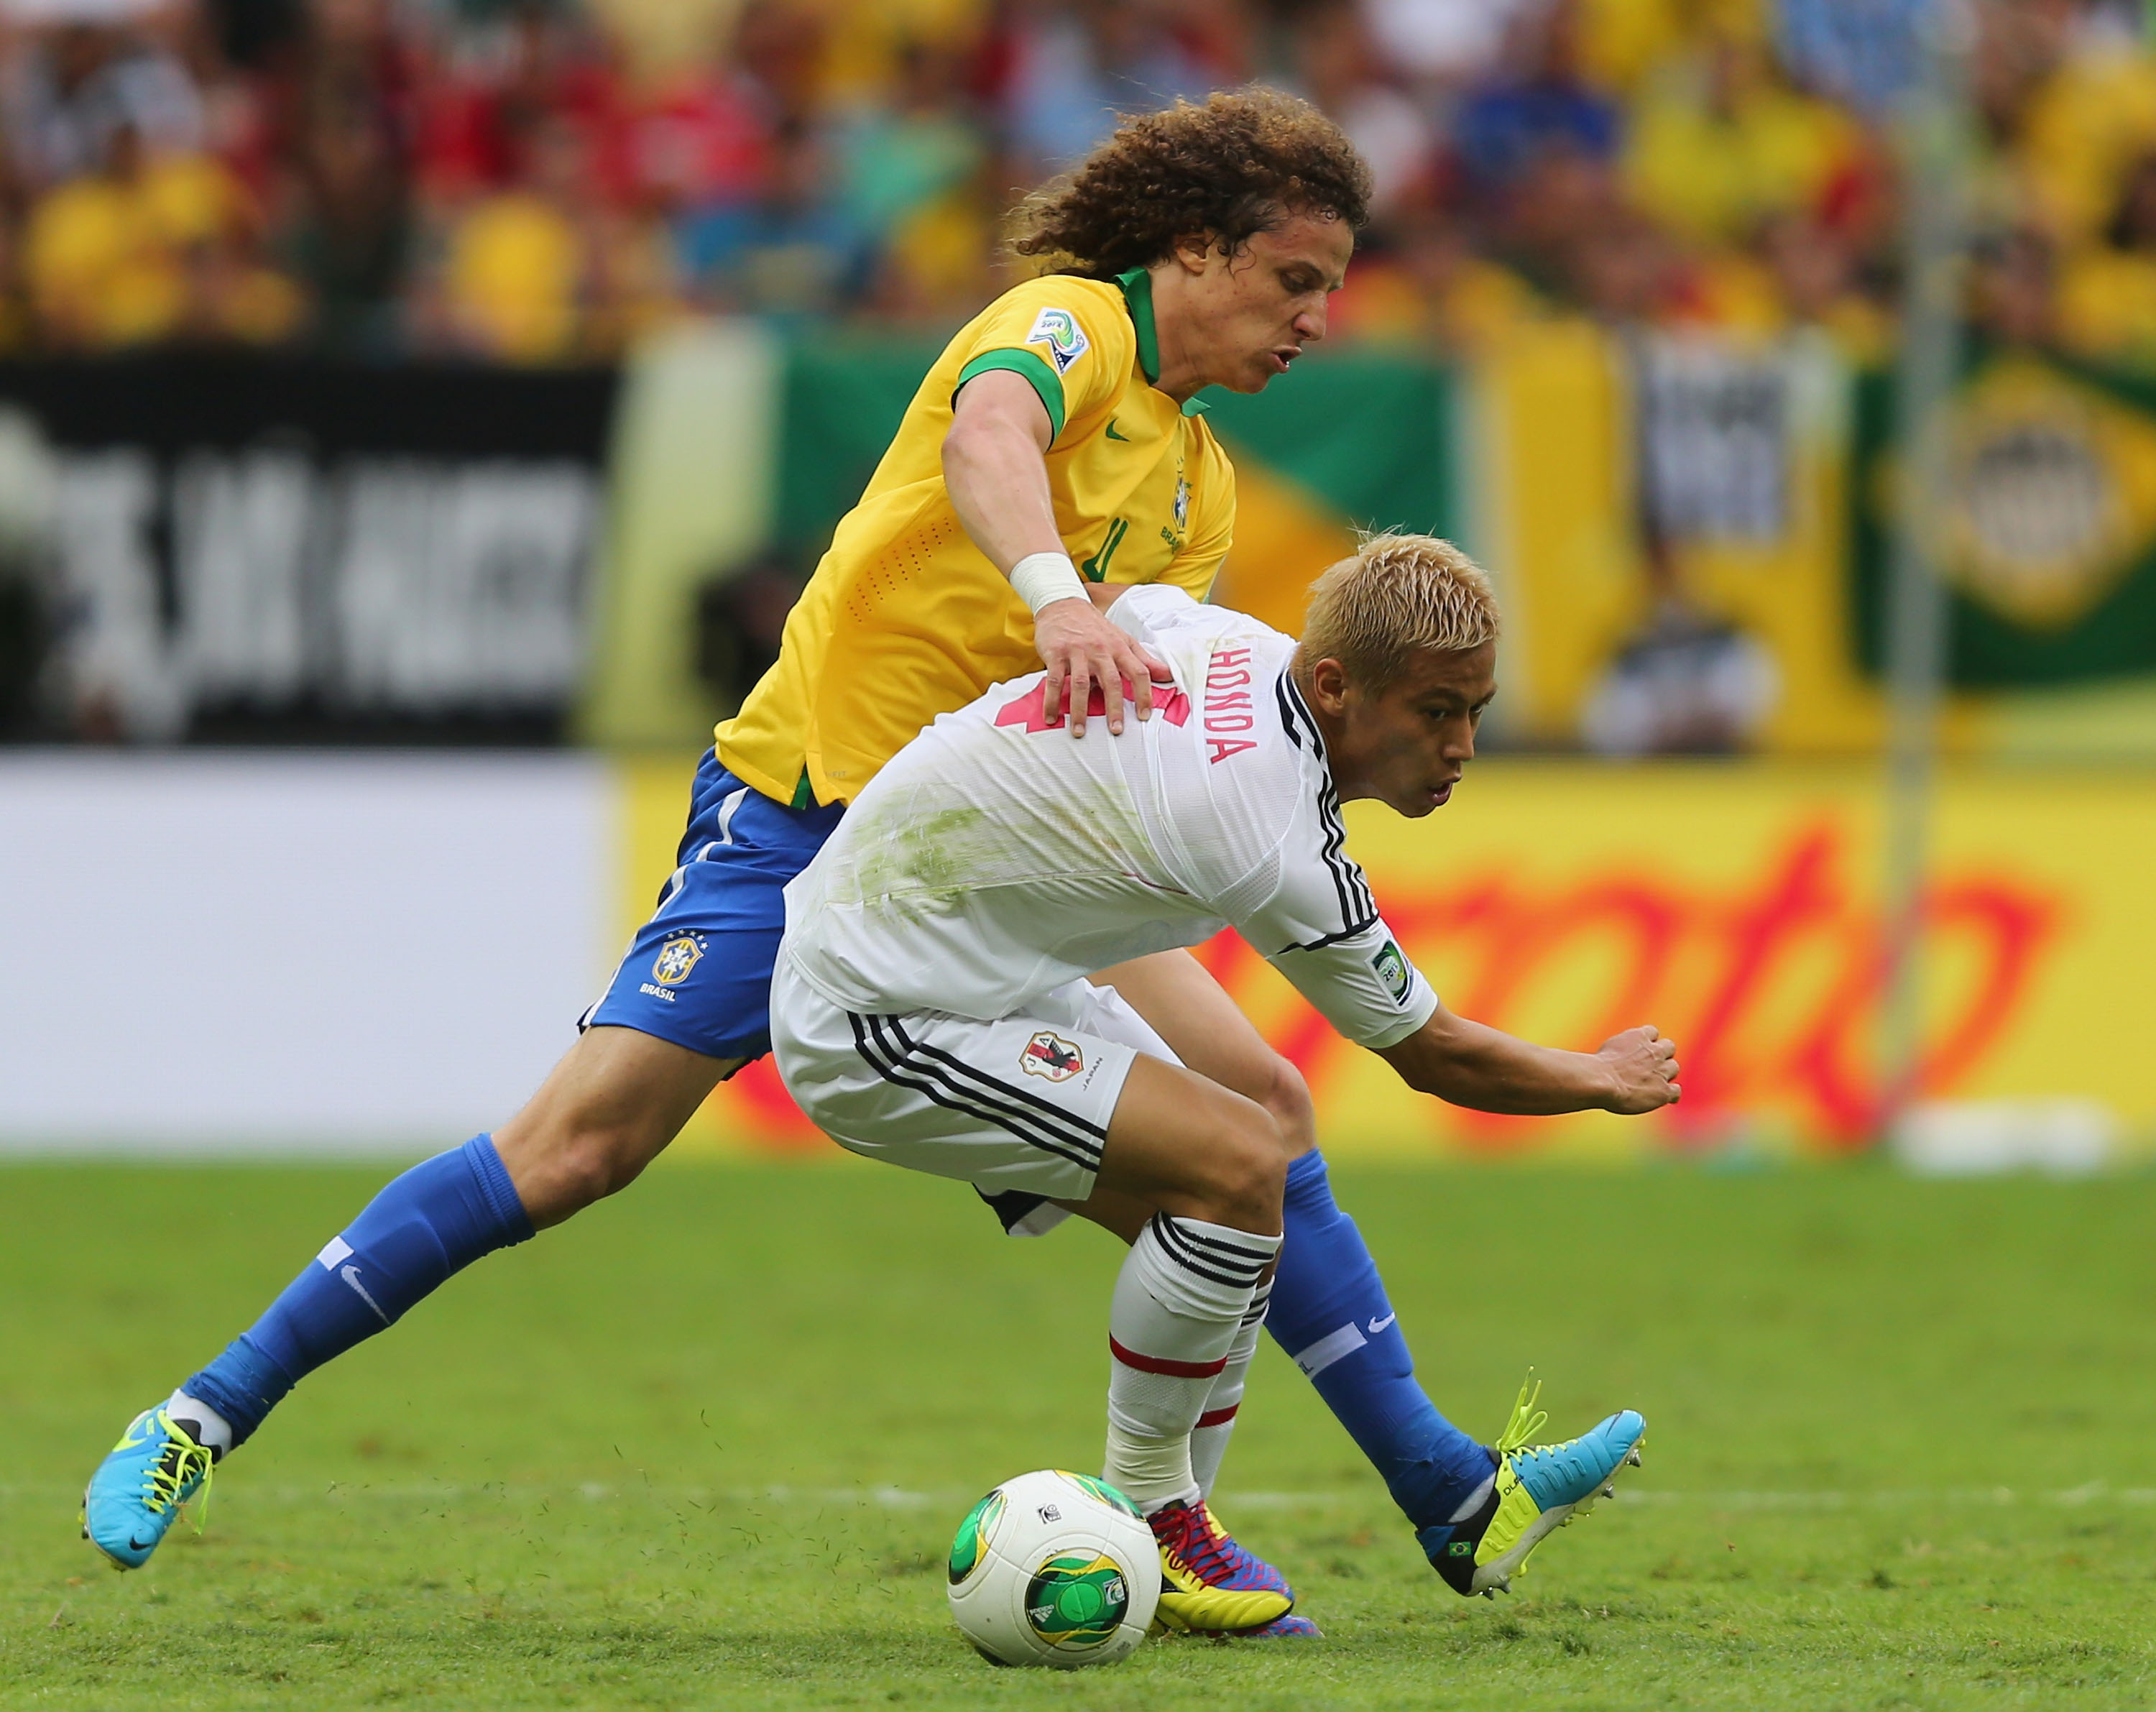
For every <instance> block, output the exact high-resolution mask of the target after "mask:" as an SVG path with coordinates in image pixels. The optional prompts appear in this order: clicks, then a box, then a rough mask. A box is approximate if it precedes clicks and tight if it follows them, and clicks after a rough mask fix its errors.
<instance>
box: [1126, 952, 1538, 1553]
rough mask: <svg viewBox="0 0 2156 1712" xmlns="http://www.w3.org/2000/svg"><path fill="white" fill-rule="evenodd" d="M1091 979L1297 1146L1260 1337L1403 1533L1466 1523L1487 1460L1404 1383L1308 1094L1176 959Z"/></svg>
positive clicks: (1405, 1356) (1389, 1311) (1206, 978)
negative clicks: (1356, 1461) (1340, 1437)
mask: <svg viewBox="0 0 2156 1712" xmlns="http://www.w3.org/2000/svg"><path fill="white" fill-rule="evenodd" d="M1096 979H1099V980H1103V981H1106V980H1112V981H1113V982H1114V984H1115V986H1116V991H1117V992H1119V993H1120V994H1122V996H1123V997H1124V998H1125V999H1126V1000H1127V1001H1129V1002H1130V1003H1131V1004H1132V1005H1133V1006H1135V1007H1136V1008H1137V1010H1138V1011H1139V1012H1140V1013H1141V1014H1142V1015H1144V1016H1145V1017H1146V1019H1147V1021H1149V1022H1151V1023H1152V1025H1153V1026H1155V1027H1156V1028H1158V1030H1159V1031H1160V1032H1161V1034H1162V1036H1163V1038H1164V1039H1165V1040H1166V1041H1168V1045H1169V1046H1172V1047H1173V1049H1174V1051H1176V1053H1177V1055H1178V1057H1181V1058H1182V1059H1183V1062H1185V1063H1186V1064H1188V1065H1189V1066H1190V1067H1191V1068H1192V1069H1193V1070H1196V1071H1198V1072H1200V1073H1201V1074H1204V1075H1205V1076H1208V1077H1211V1078H1212V1079H1213V1080H1214V1081H1216V1082H1221V1083H1222V1084H1224V1086H1227V1087H1234V1088H1236V1089H1238V1090H1240V1092H1244V1093H1245V1094H1247V1095H1249V1096H1250V1098H1254V1099H1258V1100H1260V1101H1261V1102H1262V1103H1264V1104H1265V1106H1266V1108H1267V1109H1268V1110H1269V1111H1271V1112H1272V1113H1274V1116H1275V1121H1276V1123H1280V1124H1281V1127H1282V1133H1283V1135H1284V1136H1286V1137H1287V1138H1289V1139H1290V1141H1291V1144H1293V1143H1294V1141H1295V1140H1296V1139H1303V1138H1306V1139H1303V1144H1302V1145H1301V1146H1299V1147H1297V1148H1296V1152H1297V1154H1299V1157H1297V1158H1296V1159H1295V1161H1294V1163H1293V1164H1291V1165H1290V1167H1289V1168H1288V1177H1287V1192H1286V1200H1285V1202H1284V1205H1283V1208H1282V1215H1283V1229H1284V1231H1286V1242H1285V1244H1284V1246H1283V1247H1282V1248H1281V1264H1280V1272H1279V1276H1278V1277H1277V1278H1276V1279H1275V1280H1274V1283H1273V1293H1272V1303H1271V1308H1270V1312H1269V1314H1268V1318H1267V1324H1268V1326H1269V1328H1270V1330H1271V1332H1272V1334H1273V1337H1274V1339H1275V1340H1276V1342H1277V1343H1279V1344H1280V1345H1281V1348H1282V1349H1283V1350H1286V1351H1287V1353H1288V1355H1290V1357H1291V1358H1292V1359H1293V1360H1294V1361H1295V1364H1296V1366H1297V1367H1299V1368H1301V1370H1302V1371H1303V1373H1304V1375H1306V1377H1308V1378H1309V1380H1311V1383H1312V1386H1315V1387H1316V1389H1317V1393H1318V1395H1319V1396H1322V1397H1323V1398H1324V1400H1325V1402H1326V1405H1327V1407H1329V1408H1330V1409H1331V1410H1332V1412H1333V1414H1334V1415H1335V1416H1337V1418H1338V1420H1339V1422H1340V1424H1341V1425H1342V1426H1343V1427H1346V1428H1347V1432H1348V1435H1349V1437H1352V1438H1353V1439H1354V1441H1355V1442H1356V1443H1357V1445H1358V1447H1360V1448H1361V1449H1362V1452H1363V1454H1364V1455H1365V1456H1366V1457H1368V1458H1369V1459H1370V1462H1371V1463H1372V1464H1373V1466H1374V1467H1375V1468H1377V1470H1378V1473H1379V1474H1380V1475H1381V1476H1382V1477H1383V1479H1384V1481H1385V1484H1386V1486H1387V1488H1389V1490H1390V1491H1391V1493H1392V1495H1393V1499H1394V1502H1395V1503H1396V1504H1399V1507H1400V1509H1401V1510H1402V1511H1403V1512H1404V1514H1405V1515H1406V1517H1407V1519H1408V1521H1409V1525H1411V1526H1412V1527H1414V1529H1417V1530H1418V1532H1420V1531H1422V1530H1425V1529H1431V1528H1443V1527H1445V1526H1447V1525H1449V1524H1453V1523H1455V1522H1458V1521H1461V1520H1462V1519H1465V1518H1466V1517H1469V1516H1472V1515H1473V1514H1476V1511H1477V1510H1478V1509H1479V1508H1480V1507H1481V1505H1482V1504H1484V1503H1485V1502H1486V1500H1487V1499H1488V1498H1489V1496H1490V1494H1491V1490H1492V1489H1493V1486H1494V1483H1495V1481H1496V1470H1497V1463H1498V1458H1497V1456H1496V1453H1495V1452H1492V1451H1491V1450H1489V1449H1487V1448H1486V1447H1483V1446H1481V1445H1480V1444H1477V1443H1476V1442H1475V1441H1474V1440H1473V1439H1472V1438H1471V1437H1469V1436H1468V1435H1467V1434H1466V1433H1464V1432H1460V1430H1459V1428H1457V1427H1454V1426H1453V1425H1452V1423H1451V1422H1449V1421H1447V1420H1446V1419H1445V1416H1443V1415H1441V1414H1440V1413H1439V1412H1438V1410H1437V1407H1436V1406H1435V1404H1434V1403H1432V1402H1431V1401H1430V1397H1429V1396H1428V1394H1427V1393H1426V1392H1424V1390H1423V1388H1422V1386H1421V1385H1420V1384H1419V1382H1418V1380H1416V1378H1415V1372H1414V1359H1413V1358H1412V1357H1411V1356H1410V1355H1409V1353H1408V1346H1407V1340H1406V1339H1405V1338H1404V1336H1403V1334H1402V1333H1401V1330H1400V1327H1399V1318H1398V1316H1397V1315H1396V1314H1394V1310H1393V1306H1392V1303H1391V1302H1390V1301H1389V1300H1388V1299H1387V1298H1386V1295H1385V1288H1384V1283H1383V1280H1382V1279H1381V1278H1379V1276H1378V1265H1377V1262H1376V1261H1375V1259H1373V1257H1372V1256H1371V1253H1370V1251H1369V1247H1368V1245H1367V1244H1366V1243H1365V1242H1363V1235H1362V1232H1361V1231H1359V1230H1358V1228H1357V1227H1356V1224H1355V1221H1353V1219H1351V1218H1349V1217H1348V1216H1347V1214H1346V1213H1344V1212H1342V1211H1341V1210H1340V1207H1339V1206H1338V1205H1337V1202H1335V1201H1334V1200H1333V1198H1332V1183H1331V1180H1330V1178H1329V1176H1328V1175H1327V1170H1326V1167H1325V1159H1324V1155H1323V1154H1320V1153H1319V1152H1317V1149H1316V1146H1315V1130H1314V1125H1313V1123H1312V1118H1311V1117H1310V1116H1309V1113H1310V1112H1311V1106H1310V1099H1309V1091H1308V1089H1307V1088H1306V1087H1305V1086H1304V1084H1303V1082H1302V1079H1301V1077H1300V1076H1299V1075H1298V1074H1297V1073H1296V1071H1295V1068H1294V1067H1293V1066H1292V1065H1290V1064H1288V1063H1287V1062H1286V1061H1285V1060H1284V1059H1281V1057H1280V1056H1279V1054H1277V1053H1276V1052H1275V1051H1273V1050H1272V1049H1271V1047H1270V1046H1267V1045H1266V1044H1265V1040H1264V1038H1263V1036H1260V1034H1259V1033H1258V1031H1257V1030H1256V1029H1255V1028H1254V1027H1252V1026H1251V1025H1250V1021H1248V1019H1246V1018H1245V1016H1244V1015H1243V1014H1242V1013H1241V1011H1240V1010H1238V1009H1237V1008H1236V1006H1235V1001H1234V1000H1232V999H1230V998H1229V996H1228V995H1227V994H1226V993H1225V992H1224V991H1223V990H1222V989H1221V988H1220V985H1219V983H1218V982H1216V981H1214V979H1213V978H1212V976H1211V975H1209V974H1207V973H1206V972H1205V970H1204V968H1203V967H1201V966H1200V965H1199V962H1198V960H1197V959H1195V958H1193V957H1192V956H1191V955H1190V954H1188V952H1180V951H1172V952H1163V953H1160V954H1157V955H1155V956H1152V957H1147V958H1142V959H1138V960H1137V961H1136V962H1133V963H1128V964H1121V965H1119V966H1118V967H1117V968H1116V969H1111V970H1103V971H1102V972H1101V974H1100V975H1098V976H1096ZM1230 1418H1231V1419H1232V1417H1230ZM1223 1437H1224V1435H1223ZM1222 1448H1223V1449H1224V1447H1222Z"/></svg>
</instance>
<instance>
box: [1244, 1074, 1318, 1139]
mask: <svg viewBox="0 0 2156 1712" xmlns="http://www.w3.org/2000/svg"><path fill="white" fill-rule="evenodd" d="M1258 1103H1259V1104H1260V1105H1262V1106H1263V1107H1264V1108H1265V1110H1266V1112H1267V1113H1269V1114H1270V1116H1271V1118H1272V1120H1273V1127H1274V1128H1275V1129H1276V1130H1277V1131H1278V1132H1279V1141H1280V1144H1281V1148H1282V1149H1283V1150H1284V1151H1285V1152H1286V1155H1287V1157H1288V1158H1290V1159H1296V1158H1299V1157H1300V1156H1301V1155H1302V1154H1306V1153H1308V1152H1309V1151H1310V1150H1311V1149H1312V1148H1314V1147H1316V1146H1317V1102H1315V1101H1314V1100H1312V1098H1311V1097H1310V1084H1309V1083H1308V1082H1305V1081H1304V1080H1303V1079H1302V1072H1301V1071H1300V1070H1298V1069H1296V1067H1295V1066H1294V1065H1292V1064H1291V1063H1290V1062H1288V1061H1287V1060H1286V1059H1285V1058H1283V1057H1281V1056H1280V1055H1279V1054H1278V1053H1277V1052H1276V1053H1275V1054H1273V1057H1272V1063H1271V1067H1270V1077H1269V1078H1268V1080H1267V1081H1266V1082H1265V1087H1264V1089H1263V1091H1262V1092H1260V1095H1259V1098H1258Z"/></svg>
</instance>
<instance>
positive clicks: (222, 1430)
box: [165, 1391, 232, 1457]
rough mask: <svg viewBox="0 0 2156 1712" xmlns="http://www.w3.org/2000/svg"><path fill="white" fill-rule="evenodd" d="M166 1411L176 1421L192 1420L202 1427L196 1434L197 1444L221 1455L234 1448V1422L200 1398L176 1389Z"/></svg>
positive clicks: (166, 1406)
mask: <svg viewBox="0 0 2156 1712" xmlns="http://www.w3.org/2000/svg"><path fill="white" fill-rule="evenodd" d="M165 1412H166V1413H167V1415H169V1416H172V1419H173V1420H175V1421H192V1422H194V1423H195V1424H196V1425H197V1426H198V1427H201V1429H202V1431H201V1432H198V1433H197V1434H196V1435H195V1442H196V1443H197V1444H200V1445H207V1446H208V1447H209V1448H210V1449H211V1450H213V1451H215V1452H217V1453H218V1455H219V1456H220V1457H221V1456H223V1454H224V1453H225V1452H227V1451H228V1450H230V1449H231V1448H232V1423H231V1422H229V1421H227V1420H226V1419H225V1418H224V1416H222V1415H220V1414H218V1412H217V1411H216V1410H214V1409H213V1408H211V1407H210V1406H209V1405H208V1403H205V1402H203V1401H201V1400H200V1399H198V1398H195V1397H191V1396H188V1395H187V1393H186V1392H185V1391H174V1392H173V1393H172V1399H171V1401H168V1402H167V1404H166V1405H165Z"/></svg>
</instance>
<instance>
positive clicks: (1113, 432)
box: [1108, 416, 1131, 445]
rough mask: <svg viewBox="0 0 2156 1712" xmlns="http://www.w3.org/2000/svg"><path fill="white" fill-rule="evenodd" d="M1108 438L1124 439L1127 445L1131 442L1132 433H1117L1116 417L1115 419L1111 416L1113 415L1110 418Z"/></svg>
mask: <svg viewBox="0 0 2156 1712" xmlns="http://www.w3.org/2000/svg"><path fill="white" fill-rule="evenodd" d="M1108 438H1109V439H1110V440H1122V441H1123V442H1124V443H1125V444H1126V445H1127V444H1128V443H1129V441H1130V438H1131V437H1130V435H1128V434H1117V433H1116V419H1115V418H1114V417H1112V416H1111V417H1110V418H1109V419H1108Z"/></svg>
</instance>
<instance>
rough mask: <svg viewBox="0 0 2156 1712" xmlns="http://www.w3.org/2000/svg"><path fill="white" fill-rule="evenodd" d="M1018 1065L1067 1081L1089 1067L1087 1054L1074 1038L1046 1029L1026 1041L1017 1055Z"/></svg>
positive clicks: (1051, 1078) (1056, 1079) (1025, 1069)
mask: <svg viewBox="0 0 2156 1712" xmlns="http://www.w3.org/2000/svg"><path fill="white" fill-rule="evenodd" d="M1018 1067H1019V1069H1021V1070H1023V1071H1024V1072H1025V1073H1026V1074H1027V1075H1028V1076H1045V1077H1047V1078H1048V1079H1049V1080H1050V1082H1068V1081H1070V1078H1071V1077H1074V1076H1075V1075H1076V1074H1077V1073H1078V1072H1080V1071H1081V1070H1083V1069H1084V1068H1085V1067H1086V1055H1085V1054H1084V1053H1083V1052H1081V1051H1079V1050H1078V1043H1077V1042H1076V1041H1066V1040H1065V1039H1064V1038H1063V1036H1061V1035H1060V1034H1055V1033H1054V1032H1052V1031H1050V1030H1048V1029H1043V1030H1041V1031H1040V1032H1039V1034H1037V1035H1035V1036H1034V1037H1033V1038H1032V1039H1031V1040H1029V1041H1027V1042H1026V1043H1025V1050H1024V1051H1022V1052H1020V1053H1019V1055H1018Z"/></svg>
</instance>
